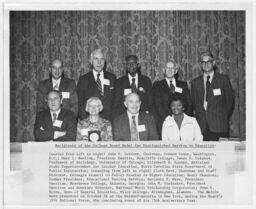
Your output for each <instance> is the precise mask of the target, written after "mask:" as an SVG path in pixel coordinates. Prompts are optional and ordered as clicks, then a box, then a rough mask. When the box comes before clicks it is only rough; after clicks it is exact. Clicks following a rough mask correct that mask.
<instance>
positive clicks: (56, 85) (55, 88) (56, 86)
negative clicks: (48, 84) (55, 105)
mask: <svg viewBox="0 0 256 209" xmlns="http://www.w3.org/2000/svg"><path fill="white" fill-rule="evenodd" d="M53 89H54V90H59V87H58V82H56V83H55V85H54V87H53Z"/></svg>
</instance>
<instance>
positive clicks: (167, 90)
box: [153, 60, 193, 134]
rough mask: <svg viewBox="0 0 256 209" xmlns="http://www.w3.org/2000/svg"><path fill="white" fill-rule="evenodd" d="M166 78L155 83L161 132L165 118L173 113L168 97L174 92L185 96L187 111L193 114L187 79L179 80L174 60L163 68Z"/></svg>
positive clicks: (159, 130)
mask: <svg viewBox="0 0 256 209" xmlns="http://www.w3.org/2000/svg"><path fill="white" fill-rule="evenodd" d="M163 73H164V77H165V78H164V79H163V80H161V81H156V82H155V83H154V84H153V102H154V109H155V114H156V121H157V129H158V133H159V134H160V133H161V131H162V125H163V122H164V120H165V118H166V117H167V116H168V115H169V114H171V113H170V112H169V107H168V98H169V97H170V95H172V94H174V93H180V94H182V95H183V96H184V98H185V99H186V103H187V108H186V111H185V113H186V114H187V115H189V116H192V112H193V111H192V104H191V103H192V102H191V97H190V92H189V88H188V85H187V83H186V82H185V81H180V80H177V79H176V77H177V75H178V74H177V73H178V67H177V63H176V62H175V61H174V60H170V61H169V62H167V64H166V66H165V67H164V68H163Z"/></svg>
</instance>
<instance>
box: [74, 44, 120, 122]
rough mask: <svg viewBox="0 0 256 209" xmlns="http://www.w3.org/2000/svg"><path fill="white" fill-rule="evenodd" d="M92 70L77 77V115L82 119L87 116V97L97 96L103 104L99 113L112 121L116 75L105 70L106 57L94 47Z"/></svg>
mask: <svg viewBox="0 0 256 209" xmlns="http://www.w3.org/2000/svg"><path fill="white" fill-rule="evenodd" d="M90 62H91V65H92V70H91V71H90V72H88V73H86V74H85V75H83V76H81V77H80V78H79V81H78V84H77V94H78V116H79V118H80V119H81V120H82V119H84V118H86V117H88V113H87V112H86V111H85V105H86V102H87V100H88V99H89V98H91V97H98V98H99V99H100V100H101V101H102V104H103V111H102V112H101V113H100V115H101V116H102V117H103V118H105V119H107V120H109V121H112V110H113V106H112V105H113V96H114V83H115V80H116V76H115V75H114V74H112V73H110V72H107V71H105V69H104V68H105V67H106V59H105V56H104V54H103V52H102V50H101V49H96V50H95V51H93V52H92V54H91V59H90Z"/></svg>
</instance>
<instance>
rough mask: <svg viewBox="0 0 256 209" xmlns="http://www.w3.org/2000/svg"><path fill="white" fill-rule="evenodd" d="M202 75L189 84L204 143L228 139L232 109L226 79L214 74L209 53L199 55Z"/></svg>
mask: <svg viewBox="0 0 256 209" xmlns="http://www.w3.org/2000/svg"><path fill="white" fill-rule="evenodd" d="M200 66H201V69H202V71H203V75H201V76H199V77H197V78H195V79H194V80H192V82H191V99H192V103H193V106H194V109H195V116H196V119H197V121H198V123H199V125H200V128H201V131H202V133H203V137H204V139H203V140H204V141H218V140H219V138H220V137H228V136H229V118H230V116H231V114H232V110H233V105H234V96H233V90H232V86H231V83H230V80H229V78H228V77H227V76H226V75H223V74H220V73H218V72H216V71H215V60H214V58H213V55H212V54H211V52H209V51H206V52H203V53H202V54H201V62H200Z"/></svg>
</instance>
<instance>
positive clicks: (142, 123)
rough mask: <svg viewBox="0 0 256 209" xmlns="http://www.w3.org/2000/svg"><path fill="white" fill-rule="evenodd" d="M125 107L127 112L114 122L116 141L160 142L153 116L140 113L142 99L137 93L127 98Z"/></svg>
mask: <svg viewBox="0 0 256 209" xmlns="http://www.w3.org/2000/svg"><path fill="white" fill-rule="evenodd" d="M124 105H125V107H126V108H127V111H126V112H125V113H123V114H121V115H120V116H118V117H117V118H115V120H114V124H113V130H114V131H113V132H114V140H116V141H147V140H158V134H157V130H156V125H155V121H154V118H153V116H151V115H150V114H149V113H144V112H139V111H140V105H141V101H140V97H139V95H138V94H136V93H130V94H128V95H127V96H126V98H125V101H124Z"/></svg>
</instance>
